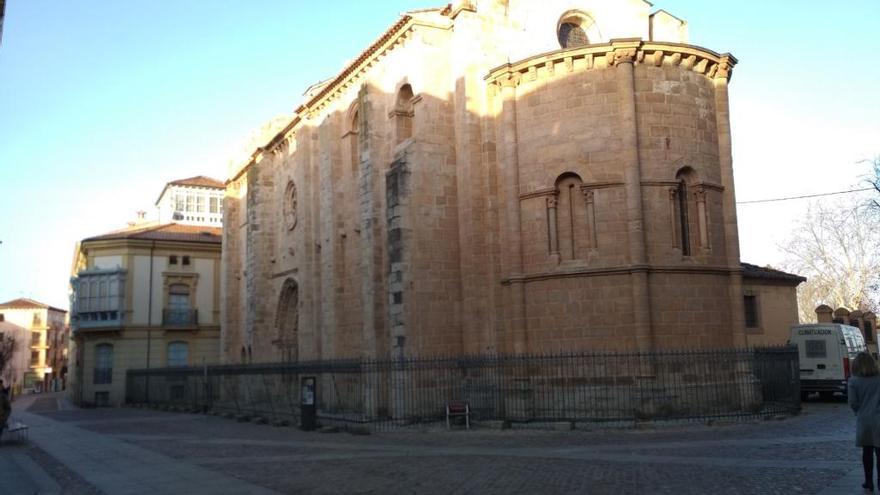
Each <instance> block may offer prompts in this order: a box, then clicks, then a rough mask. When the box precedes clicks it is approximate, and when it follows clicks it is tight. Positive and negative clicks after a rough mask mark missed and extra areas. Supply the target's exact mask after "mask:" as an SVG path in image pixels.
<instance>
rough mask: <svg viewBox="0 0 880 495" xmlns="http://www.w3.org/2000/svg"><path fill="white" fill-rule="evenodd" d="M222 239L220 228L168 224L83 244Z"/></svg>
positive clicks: (92, 238)
mask: <svg viewBox="0 0 880 495" xmlns="http://www.w3.org/2000/svg"><path fill="white" fill-rule="evenodd" d="M222 237H223V229H222V228H220V227H204V226H199V225H183V224H179V223H166V224H162V225H148V226H136V227H133V228H128V229H123V230H117V231H113V232H109V233H107V234H103V235H98V236H94V237H89V238H87V239H84V240H83V242H88V241H111V240H123V239H132V240H147V241H177V242H199V243H209V244H220V242H221V240H222Z"/></svg>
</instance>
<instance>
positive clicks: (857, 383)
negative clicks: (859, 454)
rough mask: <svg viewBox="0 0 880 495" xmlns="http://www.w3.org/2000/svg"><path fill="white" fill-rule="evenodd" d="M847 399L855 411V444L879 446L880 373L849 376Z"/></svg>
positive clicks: (859, 445)
mask: <svg viewBox="0 0 880 495" xmlns="http://www.w3.org/2000/svg"><path fill="white" fill-rule="evenodd" d="M847 400H848V401H849V405H850V407H852V410H853V411H854V412H855V413H856V446H857V447H880V375H877V376H853V377H850V379H849V383H847Z"/></svg>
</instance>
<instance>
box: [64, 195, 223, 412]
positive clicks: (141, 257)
mask: <svg viewBox="0 0 880 495" xmlns="http://www.w3.org/2000/svg"><path fill="white" fill-rule="evenodd" d="M194 187H195V189H194V190H197V188H198V187H201V186H182V187H181V188H180V189H179V190H178V188H176V187H174V186H169V187H166V190H165V192H163V195H162V196H160V203H161V201H162V199H163V197H164V196H165V195H166V194H168V193H169V192H170V193H171V194H172V197H179V196H178V194H181V192H180V191H185V190H187V189H188V188H189V189H193V188H194ZM204 189H207V188H204ZM203 197H205V198H209V197H210V195H208V194H207V191H206V194H205V196H203ZM184 212H185V211H181V213H184ZM186 213H198V212H186ZM206 215H207V213H206ZM200 216H201V215H200ZM205 218H209V217H207V216H206V217H205ZM206 222H207V220H206ZM221 233H222V231H221V228H220V227H219V226H211V225H189V224H184V223H183V222H180V223H161V222H160V223H159V224H146V225H143V224H141V225H137V224H136V225H134V226H132V227H129V228H128V229H125V230H120V231H116V232H111V233H108V234H105V235H99V236H95V237H90V238H87V239H84V240H82V241H81V242H80V243H79V245H78V246H77V249H76V253H75V257H74V264H73V273H72V278H71V327H72V329H73V346H72V347H73V349H75V350H74V351H73V352H75V359H74V364H73V367H74V370H75V371H74V373H73V377H72V378H73V380H74V385H73V387H72V392H73V393H72V396H73V399H74V401H75V402H77V403H79V404H86V405H118V404H121V403H122V402H124V400H125V376H126V371H127V370H129V369H136V368H139V369H143V368H159V367H162V368H164V367H168V366H196V365H202V364H205V363H207V364H211V363H215V362H217V361H218V360H219V342H220V301H219V298H220V240H221Z"/></svg>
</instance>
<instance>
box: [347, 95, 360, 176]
mask: <svg viewBox="0 0 880 495" xmlns="http://www.w3.org/2000/svg"><path fill="white" fill-rule="evenodd" d="M360 118H361V116H360V109H359V108H357V107H355V109H354V111H353V112H352V113H351V121H350V122H349V132H348V141H349V148H350V149H351V173H352V176H354V177H357V170H358V165H359V164H360V161H361V151H360V141H359V140H360V129H361V122H360Z"/></svg>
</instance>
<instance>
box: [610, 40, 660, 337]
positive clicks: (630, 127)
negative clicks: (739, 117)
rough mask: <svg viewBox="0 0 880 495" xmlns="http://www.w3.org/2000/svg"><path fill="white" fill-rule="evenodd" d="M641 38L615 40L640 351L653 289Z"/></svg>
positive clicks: (648, 330) (648, 326)
mask: <svg viewBox="0 0 880 495" xmlns="http://www.w3.org/2000/svg"><path fill="white" fill-rule="evenodd" d="M640 43H641V42H640V41H637V40H614V41H612V42H611V44H612V46H613V47H614V58H613V63H614V65H615V66H616V68H615V71H616V73H617V76H616V77H617V95H618V98H619V102H620V133H621V143H622V149H621V151H620V157H621V162H622V163H621V165H622V166H623V170H624V182H625V183H626V184H625V190H626V219H627V227H628V239H629V245H628V248H629V263H630V269H631V278H632V280H631V283H632V306H633V317H634V320H635V321H634V322H633V327H634V329H635V334H636V344H637V346H638V349H639V351H640V352H650V351H651V350H652V349H653V347H654V345H653V335H652V331H651V293H650V287H649V286H648V265H647V255H646V252H645V225H644V224H645V220H644V211H643V208H642V171H641V164H640V163H639V132H638V123H637V115H636V95H635V76H634V71H635V67H634V65H635V61H636V52H637V49H638V46H639V44H640Z"/></svg>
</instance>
